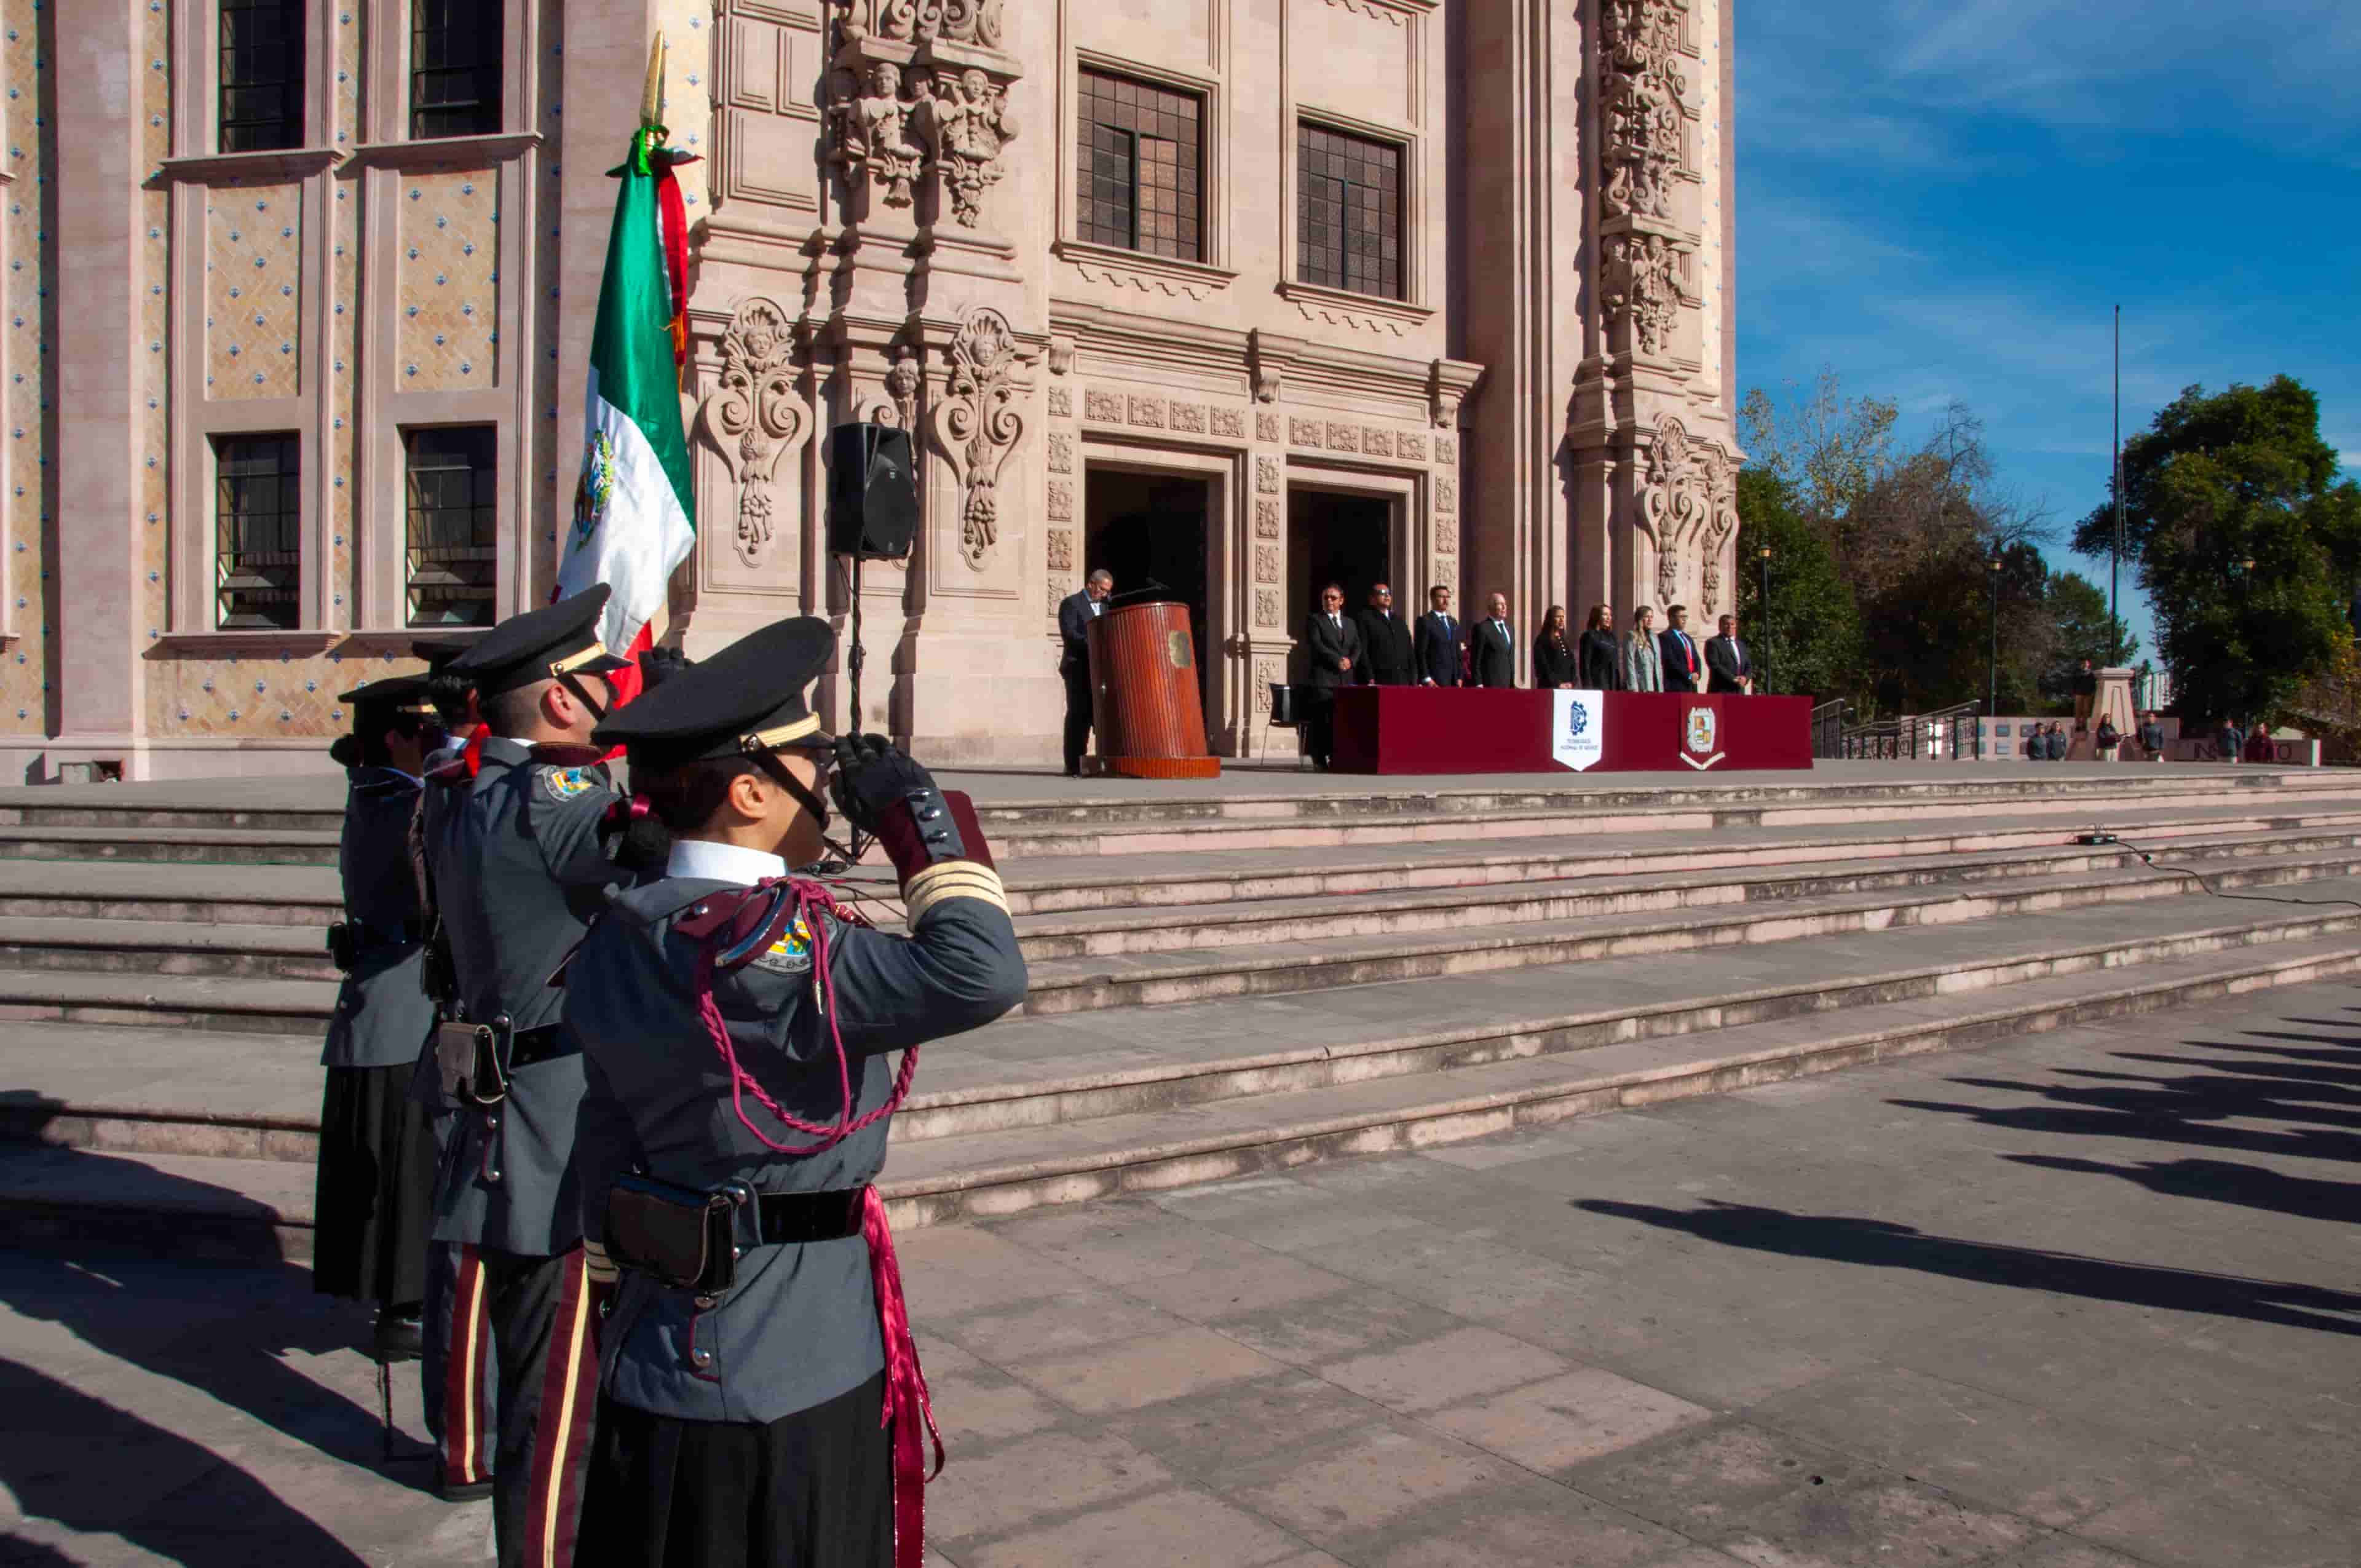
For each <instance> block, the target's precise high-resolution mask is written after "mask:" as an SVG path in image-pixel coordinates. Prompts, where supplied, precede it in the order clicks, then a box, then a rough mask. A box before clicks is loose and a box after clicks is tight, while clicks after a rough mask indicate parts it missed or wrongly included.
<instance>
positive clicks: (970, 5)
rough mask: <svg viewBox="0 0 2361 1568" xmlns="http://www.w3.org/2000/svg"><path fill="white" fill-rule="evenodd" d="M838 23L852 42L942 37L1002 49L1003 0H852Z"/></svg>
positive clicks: (918, 41)
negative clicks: (875, 39) (873, 39)
mask: <svg viewBox="0 0 2361 1568" xmlns="http://www.w3.org/2000/svg"><path fill="white" fill-rule="evenodd" d="M837 26H838V27H839V29H840V31H841V33H842V35H843V37H844V39H845V41H846V42H848V43H862V42H866V41H867V40H869V39H871V38H883V39H884V40H886V41H887V42H890V43H906V44H923V43H933V42H935V41H936V40H937V39H942V40H945V41H947V42H950V43H962V44H975V45H979V46H981V47H983V48H984V49H998V48H999V47H1000V38H1001V0H851V4H849V5H846V6H845V13H844V15H843V16H842V17H841V18H840V19H839V21H838V23H837Z"/></svg>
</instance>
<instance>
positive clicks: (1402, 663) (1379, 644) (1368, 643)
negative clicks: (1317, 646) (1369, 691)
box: [1353, 583, 1417, 686]
mask: <svg viewBox="0 0 2361 1568" xmlns="http://www.w3.org/2000/svg"><path fill="white" fill-rule="evenodd" d="M1353 624H1354V625H1356V626H1357V627H1359V628H1360V629H1361V662H1360V664H1359V665H1358V666H1357V667H1356V669H1355V671H1354V674H1356V675H1357V676H1359V677H1360V681H1361V684H1362V685H1374V686H1406V685H1411V684H1412V683H1413V682H1414V681H1415V680H1416V678H1417V677H1416V676H1415V675H1414V674H1411V672H1412V670H1413V669H1414V668H1415V667H1416V666H1415V665H1414V664H1413V663H1412V656H1411V640H1410V628H1409V627H1408V626H1406V625H1404V624H1403V623H1402V618H1401V617H1400V616H1399V615H1396V614H1395V613H1394V591H1393V589H1391V588H1389V587H1386V585H1385V584H1383V583H1379V584H1378V586H1377V587H1374V588H1371V589H1370V590H1369V603H1368V608H1367V609H1363V610H1361V611H1360V612H1359V613H1358V614H1356V615H1355V616H1354V617H1353Z"/></svg>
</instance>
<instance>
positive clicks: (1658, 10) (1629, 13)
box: [1599, 0, 1689, 219]
mask: <svg viewBox="0 0 2361 1568" xmlns="http://www.w3.org/2000/svg"><path fill="white" fill-rule="evenodd" d="M1687 10H1688V0H1604V3H1603V5H1601V7H1600V16H1599V19H1600V22H1601V23H1602V25H1603V28H1602V30H1603V34H1604V48H1603V49H1601V51H1600V54H1601V59H1602V61H1603V72H1604V76H1605V80H1604V81H1603V82H1601V83H1600V88H1601V91H1600V99H1601V101H1602V103H1603V104H1604V105H1605V107H1604V112H1603V119H1604V122H1605V126H1604V128H1605V142H1606V147H1605V149H1604V151H1603V153H1602V155H1601V159H1602V166H1603V168H1604V169H1605V171H1606V177H1607V178H1606V185H1607V188H1606V190H1605V191H1604V192H1601V193H1600V198H1599V199H1600V203H1601V205H1602V207H1603V208H1604V210H1605V212H1606V214H1607V216H1608V217H1609V218H1610V219H1612V218H1659V219H1668V218H1670V217H1672V215H1673V191H1674V186H1675V180H1676V177H1677V176H1678V174H1679V172H1680V170H1681V165H1682V158H1683V156H1684V154H1683V145H1684V141H1685V134H1684V131H1683V118H1684V111H1683V104H1685V103H1686V101H1687V98H1688V94H1689V84H1688V77H1687V75H1686V72H1685V71H1683V69H1682V66H1681V52H1680V51H1681V37H1682V30H1683V26H1684V17H1685V15H1686V12H1687Z"/></svg>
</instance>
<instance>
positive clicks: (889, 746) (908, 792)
mask: <svg viewBox="0 0 2361 1568" xmlns="http://www.w3.org/2000/svg"><path fill="white" fill-rule="evenodd" d="M830 787H831V789H832V792H833V793H834V795H835V796H836V807H837V809H838V810H839V811H841V812H843V813H844V816H845V820H847V821H849V822H851V824H852V825H853V826H854V827H855V828H859V829H860V830H861V831H862V832H863V833H867V834H871V835H873V837H874V838H875V839H877V841H878V843H879V844H881V845H883V846H884V850H885V854H886V858H887V859H889V860H891V861H893V862H894V869H895V872H897V873H899V875H900V876H901V878H902V880H903V881H904V882H908V881H909V880H910V878H912V877H914V876H916V875H917V873H918V872H921V871H923V870H925V869H926V868H927V867H928V866H929V865H932V864H934V863H935V862H936V861H958V860H965V859H966V858H967V848H966V845H965V844H964V843H963V842H962V840H961V837H960V829H959V824H958V823H957V822H956V821H954V820H952V817H951V811H950V803H949V802H947V801H946V800H944V799H943V792H942V791H941V790H939V789H938V788H936V787H935V776H934V774H932V773H928V772H927V770H926V769H925V768H923V767H920V766H919V765H918V764H917V762H915V761H914V760H912V758H911V757H910V755H909V753H907V752H906V751H901V750H899V749H898V748H896V747H895V744H894V743H893V742H892V741H891V740H887V739H885V737H884V736H883V735H847V736H844V737H842V738H841V739H840V740H838V741H837V743H836V780H835V783H834V784H832V785H831V786H830Z"/></svg>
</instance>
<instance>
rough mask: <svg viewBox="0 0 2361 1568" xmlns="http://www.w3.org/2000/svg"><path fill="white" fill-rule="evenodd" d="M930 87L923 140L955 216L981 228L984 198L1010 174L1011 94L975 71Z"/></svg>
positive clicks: (940, 78)
mask: <svg viewBox="0 0 2361 1568" xmlns="http://www.w3.org/2000/svg"><path fill="white" fill-rule="evenodd" d="M946 8H947V7H946ZM928 85H929V86H930V87H931V89H932V94H931V96H929V97H928V98H926V99H924V100H922V101H921V104H920V108H919V112H918V115H917V124H918V131H919V134H920V135H921V136H923V137H925V138H926V142H927V147H928V149H929V150H930V151H931V152H932V153H933V154H934V159H935V168H936V171H937V172H939V174H940V175H941V176H942V181H943V195H944V200H945V201H946V202H947V203H949V204H950V209H951V215H952V216H953V217H954V218H956V219H957V220H958V221H959V222H960V223H961V224H963V225H966V226H967V227H969V228H981V227H983V193H984V192H985V191H986V190H987V189H989V188H990V187H991V186H993V185H994V184H996V183H998V182H999V180H1000V177H1001V176H1002V175H1003V174H1004V173H1005V172H1006V171H1007V170H1006V166H1005V164H1004V163H1003V162H1002V160H1001V156H1000V153H1001V149H1002V148H1005V147H1006V146H1007V145H1008V143H1010V142H1012V141H1014V140H1015V139H1016V115H1013V114H1011V113H1010V112H1009V108H1008V89H1007V88H1006V87H1005V85H1003V84H1001V83H999V82H994V81H993V79H992V78H991V77H990V76H989V75H987V74H986V73H985V72H984V71H983V70H981V69H980V68H978V67H975V66H970V67H968V68H967V69H966V70H965V71H959V72H957V73H953V72H951V71H936V72H934V73H933V77H932V80H931V81H930V82H929V83H928Z"/></svg>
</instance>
